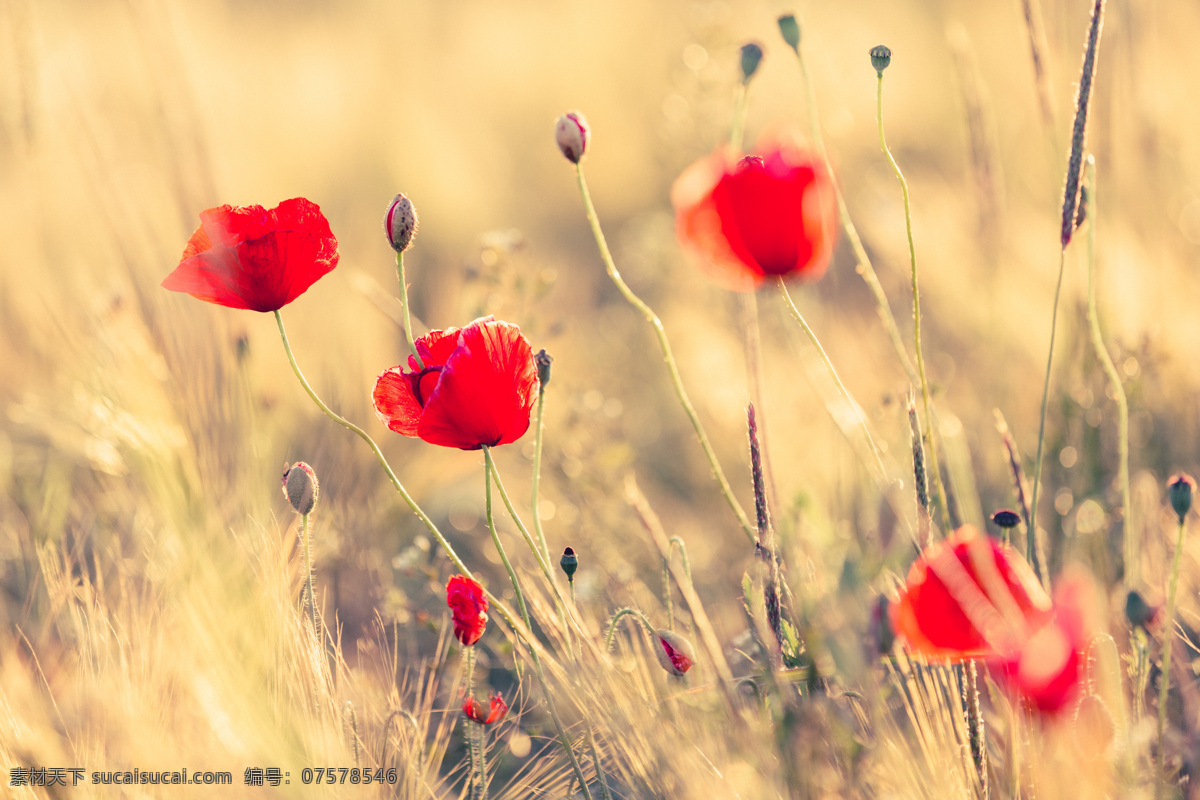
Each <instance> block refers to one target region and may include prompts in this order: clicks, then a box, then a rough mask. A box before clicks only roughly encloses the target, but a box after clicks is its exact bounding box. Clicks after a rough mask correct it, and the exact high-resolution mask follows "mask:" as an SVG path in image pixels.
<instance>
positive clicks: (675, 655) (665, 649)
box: [654, 631, 696, 678]
mask: <svg viewBox="0 0 1200 800" xmlns="http://www.w3.org/2000/svg"><path fill="white" fill-rule="evenodd" d="M654 640H655V642H656V643H657V644H658V647H656V648H655V650H654V653H655V655H657V656H658V663H660V664H662V667H663V669H665V670H666V671H667V672H669V673H671V674H672V675H674V676H675V677H676V678H679V677H682V676H683V674H684V673H685V672H687V671H688V670H689V669H691V668H692V665H694V664H695V663H696V652H695V651H694V650H693V649H692V644H691V642H689V641H688V640H687V639H684V638H683V637H682V636H680V635H679V634H677V633H675V632H673V631H655V633H654Z"/></svg>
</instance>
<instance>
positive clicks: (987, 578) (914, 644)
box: [890, 525, 1051, 661]
mask: <svg viewBox="0 0 1200 800" xmlns="http://www.w3.org/2000/svg"><path fill="white" fill-rule="evenodd" d="M1050 606H1051V604H1050V598H1048V597H1047V596H1046V593H1045V591H1043V590H1042V587H1041V584H1039V583H1038V581H1037V578H1036V577H1035V576H1034V574H1033V570H1032V569H1030V567H1029V565H1028V564H1026V563H1025V561H1024V559H1022V558H1021V556H1020V555H1018V554H1017V553H1016V552H1015V551H1013V550H1012V549H1010V548H1008V547H1005V546H1003V545H1001V544H1000V543H999V542H996V541H995V540H993V539H991V538H990V537H988V536H985V535H984V534H982V533H980V532H979V531H978V530H976V529H975V528H973V527H971V526H970V525H964V526H963V527H961V528H959V529H958V530H956V531H955V532H954V533H952V534H951V535H950V536H949V537H947V538H946V539H945V540H944V541H941V542H938V543H936V544H934V545H932V546H930V547H929V548H927V549H926V550H925V552H924V553H922V554H921V556H920V558H918V559H917V561H916V562H915V563H914V564H913V565H912V568H911V569H910V570H909V572H908V581H907V582H906V584H905V587H904V589H903V590H902V591H901V594H900V600H899V602H897V603H895V604H893V605H892V606H891V608H890V613H891V617H892V629H893V630H894V631H895V632H896V634H897V635H898V636H901V637H903V638H904V640H905V641H906V642H907V643H908V646H909V648H910V649H911V650H912V651H914V652H916V653H919V654H920V655H923V656H926V657H929V658H943V659H949V660H951V661H963V660H966V659H970V658H978V657H995V656H1000V657H1006V658H1007V657H1011V656H1012V655H1013V654H1015V653H1016V652H1018V651H1019V649H1020V647H1021V646H1022V644H1023V643H1024V642H1025V641H1026V640H1027V639H1028V637H1029V635H1030V631H1031V630H1035V629H1037V628H1039V627H1040V626H1041V625H1042V623H1043V622H1044V621H1045V620H1046V619H1047V618H1048V614H1049V612H1050Z"/></svg>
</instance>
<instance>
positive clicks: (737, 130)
mask: <svg viewBox="0 0 1200 800" xmlns="http://www.w3.org/2000/svg"><path fill="white" fill-rule="evenodd" d="M749 108H750V87H749V86H748V85H747V83H746V81H742V82H741V83H739V84H738V89H737V100H735V101H734V105H733V126H732V127H731V129H730V131H729V146H730V148H731V149H732V150H733V154H734V157H735V158H736V157H737V156H739V155H741V152H742V139H743V138H744V136H745V133H746V112H747V111H748V110H749Z"/></svg>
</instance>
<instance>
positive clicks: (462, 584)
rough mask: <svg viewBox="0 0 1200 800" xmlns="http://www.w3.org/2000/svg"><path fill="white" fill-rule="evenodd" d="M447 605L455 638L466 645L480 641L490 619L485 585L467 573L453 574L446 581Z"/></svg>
mask: <svg viewBox="0 0 1200 800" xmlns="http://www.w3.org/2000/svg"><path fill="white" fill-rule="evenodd" d="M446 605H448V606H450V615H451V617H452V618H453V621H454V638H456V639H458V640H459V641H460V642H462V643H463V645H464V646H465V647H470V646H471V645H473V644H475V643H476V642H478V641H479V639H480V637H481V636H483V630H484V628H486V627H487V621H488V617H487V610H488V601H487V597H486V596H485V595H484V593H483V587H482V586H480V585H479V584H478V583H477V582H476V581H473V580H471V579H470V578H468V577H467V576H465V575H453V576H451V578H450V580H449V581H447V582H446Z"/></svg>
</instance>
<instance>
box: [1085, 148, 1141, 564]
mask: <svg viewBox="0 0 1200 800" xmlns="http://www.w3.org/2000/svg"><path fill="white" fill-rule="evenodd" d="M1087 176H1088V179H1087V185H1088V188H1089V192H1088V220H1089V221H1088V311H1087V318H1088V327H1089V328H1090V330H1091V334H1092V347H1093V348H1094V349H1095V351H1096V359H1097V360H1098V361H1099V362H1100V366H1101V367H1102V368H1103V369H1104V374H1105V375H1106V376H1108V382H1109V384H1110V385H1111V386H1112V388H1113V395H1114V397H1115V399H1116V401H1117V461H1118V465H1117V480H1118V482H1119V483H1120V484H1121V511H1122V522H1123V528H1124V532H1125V585H1126V586H1128V587H1130V588H1137V587H1139V586H1140V585H1141V577H1142V576H1141V555H1140V553H1139V542H1138V537H1137V536H1136V535H1135V534H1134V529H1133V517H1132V514H1133V505H1132V503H1131V502H1130V490H1129V401H1128V399H1127V398H1126V397H1125V387H1124V386H1122V385H1121V376H1120V374H1119V373H1118V372H1117V367H1116V365H1114V364H1113V360H1112V356H1110V355H1109V353H1108V348H1107V347H1105V345H1104V336H1103V335H1102V334H1101V332H1100V312H1099V311H1097V310H1096V219H1097V217H1096V214H1097V211H1098V208H1097V205H1096V159H1094V158H1093V157H1092V156H1088V157H1087Z"/></svg>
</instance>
